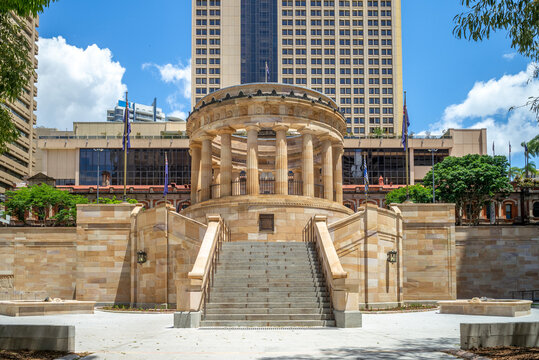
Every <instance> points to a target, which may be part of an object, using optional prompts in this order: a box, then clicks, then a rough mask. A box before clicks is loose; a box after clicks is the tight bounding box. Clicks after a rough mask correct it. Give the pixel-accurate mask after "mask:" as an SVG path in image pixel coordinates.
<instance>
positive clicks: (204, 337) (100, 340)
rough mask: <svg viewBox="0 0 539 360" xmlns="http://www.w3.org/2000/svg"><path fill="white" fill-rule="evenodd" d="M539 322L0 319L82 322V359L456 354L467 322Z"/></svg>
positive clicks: (431, 317) (536, 313)
mask: <svg viewBox="0 0 539 360" xmlns="http://www.w3.org/2000/svg"><path fill="white" fill-rule="evenodd" d="M520 321H539V309H533V310H532V315H530V316H525V317H519V318H504V317H484V316H464V315H445V314H439V313H438V312H437V311H429V312H419V313H401V314H364V315H363V327H362V328H359V329H335V328H324V329H176V328H173V327H172V322H173V315H172V314H121V313H107V312H101V311H96V313H95V314H94V315H60V316H59V315H55V316H39V317H21V318H11V317H6V316H0V324H51V325H74V326H75V327H76V351H77V352H91V353H92V355H90V356H87V357H85V358H84V360H105V359H106V360H115V359H130V360H131V359H152V360H153V359H167V360H168V359H220V360H222V359H234V360H240V359H241V360H242V359H257V360H292V359H300V360H322V359H332V360H333V359H347V360H348V359H375V360H385V359H420V360H422V359H455V358H454V357H453V356H450V355H446V354H444V353H440V352H439V350H442V349H456V348H458V347H459V327H460V323H461V322H468V323H469V322H478V323H479V322H482V323H487V322H520Z"/></svg>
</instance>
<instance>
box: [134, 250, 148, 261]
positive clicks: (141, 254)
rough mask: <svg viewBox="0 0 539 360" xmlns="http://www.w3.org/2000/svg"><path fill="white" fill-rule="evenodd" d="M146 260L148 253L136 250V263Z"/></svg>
mask: <svg viewBox="0 0 539 360" xmlns="http://www.w3.org/2000/svg"><path fill="white" fill-rule="evenodd" d="M146 261H148V254H146V251H142V250H139V251H137V263H139V264H144V263H145V262H146Z"/></svg>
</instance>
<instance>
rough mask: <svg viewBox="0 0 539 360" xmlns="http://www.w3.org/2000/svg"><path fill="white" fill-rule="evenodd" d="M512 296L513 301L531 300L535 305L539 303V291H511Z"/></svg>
mask: <svg viewBox="0 0 539 360" xmlns="http://www.w3.org/2000/svg"><path fill="white" fill-rule="evenodd" d="M517 295H518V297H517ZM527 295H530V296H527ZM511 296H512V297H513V299H522V300H531V301H533V302H534V303H535V302H539V290H518V291H511Z"/></svg>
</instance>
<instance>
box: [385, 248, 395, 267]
mask: <svg viewBox="0 0 539 360" xmlns="http://www.w3.org/2000/svg"><path fill="white" fill-rule="evenodd" d="M387 261H388V262H390V263H392V264H394V263H396V262H397V252H396V251H395V250H391V251H389V252H388V253H387Z"/></svg>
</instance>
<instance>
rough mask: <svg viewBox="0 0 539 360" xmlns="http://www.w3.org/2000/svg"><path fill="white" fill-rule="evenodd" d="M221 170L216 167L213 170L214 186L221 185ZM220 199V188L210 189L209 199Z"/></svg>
mask: <svg viewBox="0 0 539 360" xmlns="http://www.w3.org/2000/svg"><path fill="white" fill-rule="evenodd" d="M221 179H222V177H221V168H219V166H216V167H214V168H213V183H214V184H221ZM220 197H221V186H214V187H213V186H212V188H211V198H212V199H219V198H220Z"/></svg>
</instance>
